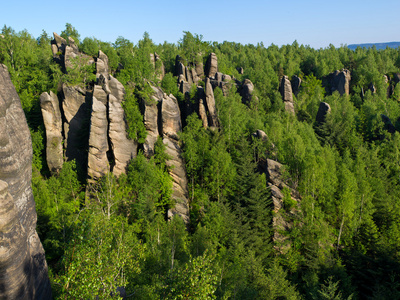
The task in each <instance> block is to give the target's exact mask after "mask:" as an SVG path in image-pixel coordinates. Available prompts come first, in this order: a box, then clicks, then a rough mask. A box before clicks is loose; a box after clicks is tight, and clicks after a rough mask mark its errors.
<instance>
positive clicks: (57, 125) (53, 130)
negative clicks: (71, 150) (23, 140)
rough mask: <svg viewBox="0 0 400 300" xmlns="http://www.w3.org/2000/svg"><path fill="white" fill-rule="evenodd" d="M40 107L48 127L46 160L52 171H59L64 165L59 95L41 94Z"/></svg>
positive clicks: (51, 93) (45, 124)
mask: <svg viewBox="0 0 400 300" xmlns="http://www.w3.org/2000/svg"><path fill="white" fill-rule="evenodd" d="M40 107H41V111H42V116H43V122H44V126H45V128H46V161H47V165H48V167H49V170H50V171H51V172H55V173H58V172H59V171H60V170H61V168H62V165H63V162H64V158H63V146H62V143H63V137H62V120H61V112H60V106H59V101H58V98H57V95H55V94H54V93H53V92H50V94H48V93H46V92H44V93H42V94H41V95H40Z"/></svg>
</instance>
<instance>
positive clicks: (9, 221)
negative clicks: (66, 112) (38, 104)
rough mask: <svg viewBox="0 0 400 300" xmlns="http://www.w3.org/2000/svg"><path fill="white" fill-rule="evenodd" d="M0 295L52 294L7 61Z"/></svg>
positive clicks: (1, 80) (0, 71) (0, 174)
mask: <svg viewBox="0 0 400 300" xmlns="http://www.w3.org/2000/svg"><path fill="white" fill-rule="evenodd" d="M0 128H1V130H0V228H1V236H2V237H1V242H0V266H1V267H0V268H1V270H0V286H1V288H0V298H1V299H51V289H50V282H49V279H48V275H47V263H46V260H45V255H44V250H43V247H42V244H41V242H40V240H39V236H38V234H37V232H36V211H35V202H34V199H33V193H32V189H31V180H32V142H31V137H30V132H29V128H28V125H27V123H26V119H25V115H24V112H23V110H22V107H21V102H20V99H19V97H18V95H17V92H16V90H15V88H14V86H13V84H12V82H11V79H10V76H9V73H8V70H7V67H6V66H4V65H0Z"/></svg>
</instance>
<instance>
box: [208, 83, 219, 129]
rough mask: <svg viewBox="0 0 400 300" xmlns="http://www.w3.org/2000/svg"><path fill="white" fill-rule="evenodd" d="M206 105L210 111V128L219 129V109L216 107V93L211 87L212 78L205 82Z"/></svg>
mask: <svg viewBox="0 0 400 300" xmlns="http://www.w3.org/2000/svg"><path fill="white" fill-rule="evenodd" d="M205 84H206V86H205V94H206V105H207V111H208V125H209V126H210V127H218V126H219V122H218V116H217V108H216V107H215V98H214V91H213V88H212V85H211V81H210V78H208V77H207V78H206V82H205Z"/></svg>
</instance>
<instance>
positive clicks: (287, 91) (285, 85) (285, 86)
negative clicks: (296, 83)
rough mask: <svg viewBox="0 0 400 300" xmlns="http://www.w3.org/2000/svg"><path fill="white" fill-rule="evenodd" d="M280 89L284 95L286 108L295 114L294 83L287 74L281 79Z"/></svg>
mask: <svg viewBox="0 0 400 300" xmlns="http://www.w3.org/2000/svg"><path fill="white" fill-rule="evenodd" d="M279 90H280V92H281V95H282V100H283V103H284V104H285V110H286V111H287V112H290V113H291V114H293V115H294V113H295V112H294V103H293V94H292V84H291V83H290V81H289V78H288V77H287V76H283V77H282V79H281V84H280V87H279Z"/></svg>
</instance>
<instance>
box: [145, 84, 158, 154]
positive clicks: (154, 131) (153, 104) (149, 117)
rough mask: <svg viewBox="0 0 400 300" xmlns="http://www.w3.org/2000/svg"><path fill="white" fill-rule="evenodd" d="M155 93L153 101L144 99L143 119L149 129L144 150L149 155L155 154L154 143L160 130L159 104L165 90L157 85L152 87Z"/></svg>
mask: <svg viewBox="0 0 400 300" xmlns="http://www.w3.org/2000/svg"><path fill="white" fill-rule="evenodd" d="M152 88H153V91H154V95H153V96H152V97H151V98H152V99H151V100H152V101H143V121H144V126H145V128H146V130H147V136H146V140H145V142H144V144H143V152H144V154H145V155H146V156H147V157H150V156H153V155H154V144H155V143H156V141H157V138H158V136H159V131H158V118H159V116H158V110H159V109H158V105H159V103H160V102H161V101H162V98H163V92H162V91H161V90H160V89H159V88H156V87H152Z"/></svg>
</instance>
